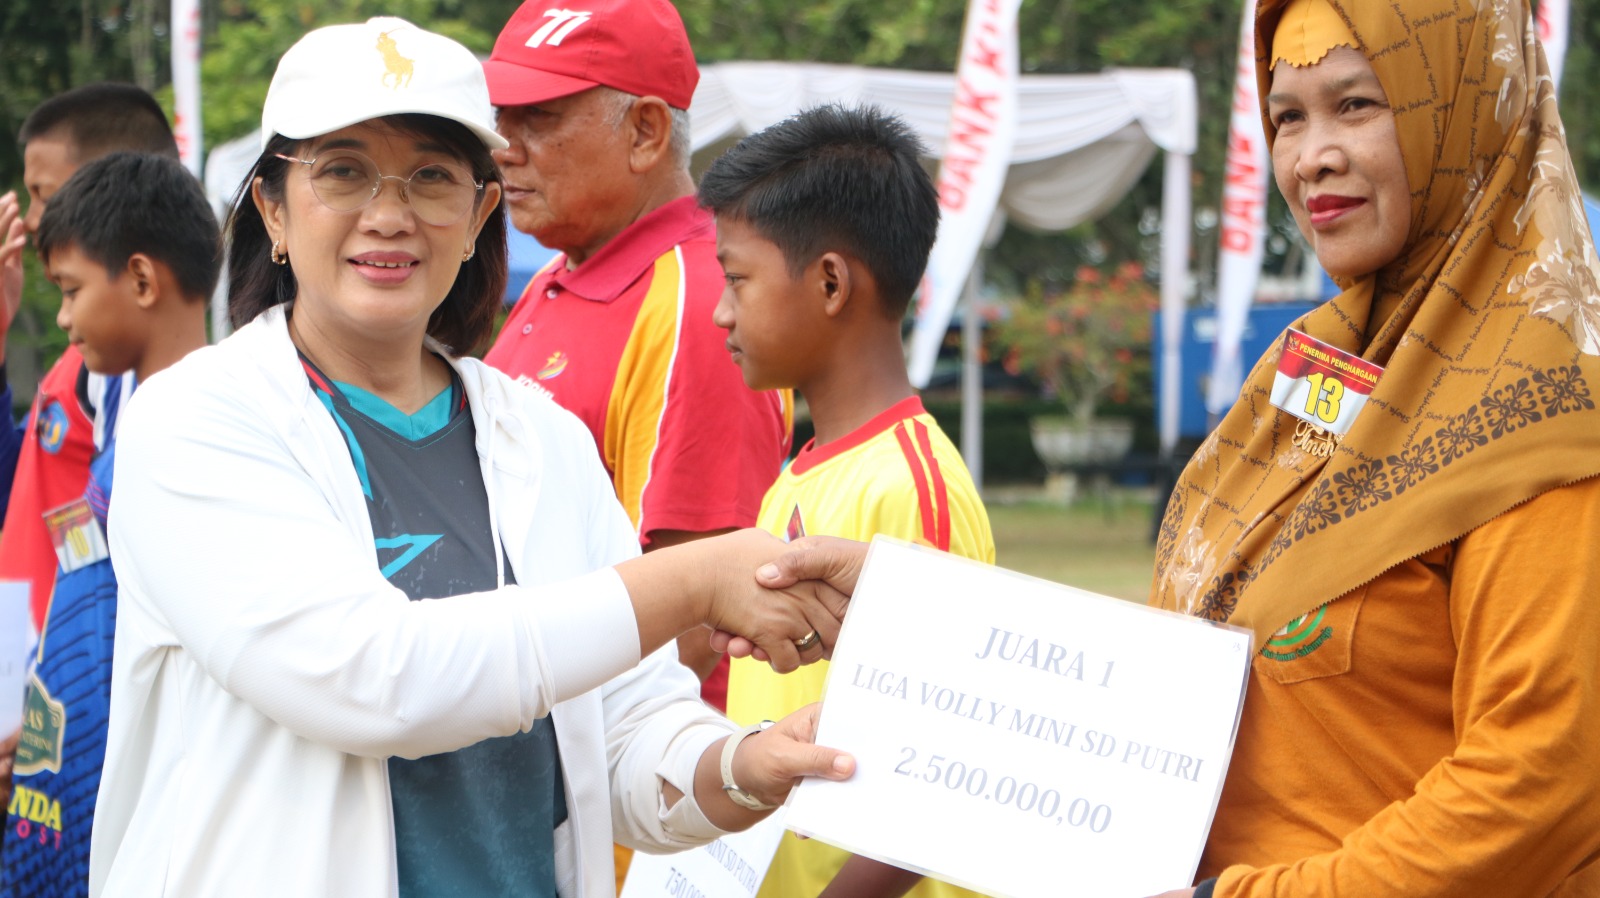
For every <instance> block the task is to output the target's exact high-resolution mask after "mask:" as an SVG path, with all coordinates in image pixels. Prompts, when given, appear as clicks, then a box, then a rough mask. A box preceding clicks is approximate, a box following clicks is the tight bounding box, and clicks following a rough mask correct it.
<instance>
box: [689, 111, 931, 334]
mask: <svg viewBox="0 0 1600 898" xmlns="http://www.w3.org/2000/svg"><path fill="white" fill-rule="evenodd" d="M926 153H927V147H926V146H925V145H924V144H923V143H922V140H921V139H920V138H918V137H917V135H916V133H915V132H913V131H912V130H911V127H910V126H909V125H907V124H906V123H905V122H904V121H902V120H901V119H900V118H899V117H898V116H895V115H892V114H890V113H887V112H884V111H883V110H881V109H879V108H877V107H875V106H860V107H857V108H854V109H847V108H845V107H843V106H840V105H836V104H835V105H827V106H817V107H814V108H812V109H807V110H805V111H802V112H800V113H798V114H796V115H794V116H792V117H790V118H788V119H785V120H784V121H781V122H779V123H778V124H776V125H773V126H771V127H769V128H766V129H764V130H762V131H759V132H757V133H755V134H752V135H750V136H749V137H746V138H745V139H743V140H741V141H739V143H738V144H736V145H735V146H734V147H733V149H731V150H729V151H728V152H727V153H726V154H724V155H723V156H722V158H720V159H718V160H717V161H716V162H713V163H712V164H711V168H710V169H708V170H707V171H706V173H705V175H704V176H703V177H702V178H701V179H700V193H699V195H700V204H701V205H702V206H704V207H706V208H708V209H710V210H711V211H712V212H715V213H716V214H717V215H720V216H725V217H730V218H734V219H737V220H739V221H742V222H745V223H746V224H748V225H750V226H751V227H752V228H754V229H755V230H756V232H757V233H759V234H760V235H761V236H763V237H765V238H766V239H768V240H770V241H772V242H773V243H775V244H777V246H778V248H779V249H780V250H782V251H783V257H784V260H785V261H787V262H788V263H789V272H790V274H791V275H792V276H794V277H799V276H800V274H801V273H802V272H803V271H804V270H805V268H806V266H807V265H809V264H811V263H812V262H813V261H814V260H815V259H816V258H817V257H818V256H820V255H821V254H823V253H825V252H829V251H833V252H841V253H845V254H847V255H849V256H853V257H854V258H856V259H859V260H861V262H862V263H864V264H865V265H866V266H867V270H869V271H871V272H872V277H873V279H874V280H876V281H877V284H878V293H879V298H880V300H881V302H882V303H883V306H884V311H885V312H887V313H888V314H889V315H890V316H891V317H893V318H895V319H899V318H900V317H901V316H903V315H905V312H906V307H907V305H909V304H910V302H911V294H912V293H914V292H916V289H917V284H918V283H919V282H920V281H921V280H922V272H923V269H925V268H926V267H927V265H928V252H929V251H930V250H931V249H932V248H933V239H934V236H935V235H936V234H937V233H938V230H939V196H938V192H937V191H936V190H935V188H934V186H933V180H932V179H931V178H929V177H928V173H927V172H926V171H924V170H923V168H922V165H921V164H920V163H919V162H918V161H917V160H918V157H919V156H922V155H926Z"/></svg>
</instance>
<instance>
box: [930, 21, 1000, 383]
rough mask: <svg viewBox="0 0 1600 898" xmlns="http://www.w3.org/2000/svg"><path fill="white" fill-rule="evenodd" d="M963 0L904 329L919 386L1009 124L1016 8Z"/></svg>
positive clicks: (996, 172)
mask: <svg viewBox="0 0 1600 898" xmlns="http://www.w3.org/2000/svg"><path fill="white" fill-rule="evenodd" d="M1021 3H1022V0H970V2H969V3H968V5H967V22H966V29H965V31H964V32H963V34H962V39H961V59H960V62H958V63H957V65H956V93H955V101H954V103H953V104H952V106H951V110H950V134H949V137H948V139H947V140H946V142H945V151H944V160H943V162H942V163H941V164H940V166H939V213H940V218H939V236H938V239H937V240H936V241H935V242H934V245H933V254H932V256H931V257H930V258H929V259H928V274H927V277H926V278H925V279H924V280H923V283H922V291H921V299H920V300H919V302H918V306H917V322H916V327H915V329H914V330H913V331H912V334H911V358H910V361H909V366H908V370H909V373H910V376H911V383H912V384H913V385H915V386H917V387H919V388H920V387H924V386H926V385H927V383H928V378H929V377H930V376H931V375H932V374H933V363H934V359H935V358H936V357H937V356H938V354H939V345H940V344H941V343H942V342H944V334H945V329H946V328H947V327H949V325H950V315H951V312H952V311H953V310H954V309H955V305H956V301H957V300H958V299H959V298H960V296H961V292H962V286H963V285H964V284H965V283H966V280H967V275H968V273H969V272H970V271H971V270H972V262H973V260H974V259H976V258H977V255H978V250H979V248H980V247H981V246H982V244H983V238H984V234H985V233H986V232H987V231H988V229H989V221H990V219H991V218H993V216H994V210H995V207H996V205H998V203H999V202H1000V189H1001V188H1002V187H1004V186H1005V180H1006V170H1007V169H1008V168H1009V167H1010V164H1011V148H1012V144H1013V141H1014V138H1015V135H1016V125H1017V114H1016V113H1017V8H1018V7H1019V6H1020V5H1021Z"/></svg>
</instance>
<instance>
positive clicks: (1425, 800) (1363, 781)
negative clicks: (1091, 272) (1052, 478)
mask: <svg viewBox="0 0 1600 898" xmlns="http://www.w3.org/2000/svg"><path fill="white" fill-rule="evenodd" d="M1256 46H1257V54H1256V55H1257V73H1258V80H1259V83H1260V87H1261V95H1262V96H1263V97H1264V98H1265V99H1264V102H1263V106H1264V120H1265V124H1266V128H1267V135H1268V140H1269V141H1270V142H1271V144H1272V158H1273V169H1274V173H1275V177H1276V180H1277V183H1278V187H1279V189H1280V191H1281V192H1282V193H1283V195H1284V198H1285V199H1286V200H1287V201H1288V204H1289V207H1290V209H1291V210H1292V211H1293V213H1294V215H1295V218H1296V221H1297V223H1298V224H1299V226H1300V228H1301V231H1302V232H1303V233H1304V234H1305V235H1306V238H1307V239H1308V240H1309V241H1310V242H1311V245H1312V247H1313V248H1314V249H1315V251H1316V254H1317V258H1318V260H1319V261H1320V262H1321V264H1322V265H1323V267H1324V268H1326V269H1327V270H1328V271H1329V273H1330V274H1332V275H1333V276H1334V278H1335V280H1336V281H1337V282H1338V284H1339V285H1340V286H1341V287H1342V288H1343V292H1342V293H1341V294H1340V295H1339V296H1338V297H1336V298H1335V299H1333V300H1332V301H1331V302H1329V303H1327V304H1326V305H1324V306H1321V307H1319V308H1317V309H1316V310H1314V311H1312V312H1310V313H1309V314H1308V315H1306V316H1305V317H1304V318H1303V319H1301V320H1300V321H1299V322H1297V323H1296V325H1295V326H1294V327H1295V329H1296V330H1298V331H1300V332H1302V333H1303V334H1304V335H1306V338H1307V339H1302V338H1299V337H1296V338H1295V344H1296V349H1295V350H1294V352H1293V354H1297V355H1300V356H1301V357H1302V358H1304V357H1316V355H1317V353H1321V354H1322V357H1323V358H1325V359H1337V358H1338V355H1337V353H1336V352H1333V351H1330V350H1329V349H1328V347H1332V348H1333V350H1342V351H1344V352H1346V353H1349V354H1350V355H1352V356H1355V357H1358V359H1359V360H1360V362H1350V363H1348V364H1347V365H1346V366H1345V367H1342V368H1339V371H1341V372H1353V371H1354V370H1356V369H1360V370H1364V371H1367V372H1369V373H1371V372H1372V371H1374V369H1375V368H1378V367H1381V374H1377V375H1376V377H1375V380H1376V385H1375V386H1374V387H1372V388H1371V392H1370V398H1369V399H1367V401H1366V403H1365V405H1364V406H1363V407H1361V408H1360V410H1359V412H1358V413H1357V414H1356V415H1355V416H1354V418H1353V423H1350V424H1349V426H1348V429H1347V430H1346V431H1345V432H1343V433H1342V434H1339V433H1337V430H1339V428H1338V427H1334V426H1329V425H1328V424H1327V420H1328V418H1339V417H1340V416H1339V415H1337V414H1336V413H1335V410H1334V409H1332V408H1329V407H1328V405H1327V403H1328V402H1330V401H1332V402H1335V403H1337V402H1338V401H1340V400H1345V401H1350V400H1352V398H1353V397H1355V395H1356V394H1357V393H1358V392H1359V390H1357V389H1350V390H1343V391H1342V393H1341V391H1340V390H1337V389H1329V388H1328V386H1327V384H1326V383H1325V381H1326V380H1327V379H1329V378H1332V379H1338V380H1342V381H1344V382H1350V381H1352V380H1353V379H1355V378H1354V376H1353V375H1352V374H1349V373H1345V374H1339V376H1335V374H1336V373H1337V372H1335V371H1334V369H1333V368H1326V367H1325V368H1322V369H1319V372H1320V373H1319V374H1317V376H1318V377H1320V378H1321V379H1322V381H1321V382H1320V383H1319V385H1320V387H1321V389H1320V390H1319V389H1314V388H1313V389H1311V390H1310V393H1309V394H1307V395H1305V396H1304V397H1303V399H1302V398H1301V397H1299V396H1297V397H1296V398H1295V399H1294V400H1292V401H1286V399H1285V397H1283V395H1282V391H1281V390H1280V392H1279V395H1278V397H1277V407H1275V404H1274V384H1275V383H1278V384H1280V385H1281V384H1283V383H1285V382H1286V380H1293V379H1294V378H1295V377H1296V376H1301V377H1304V376H1305V375H1303V374H1297V370H1296V366H1295V364H1293V360H1292V359H1289V358H1288V357H1289V355H1290V354H1291V353H1289V352H1285V351H1283V350H1280V351H1279V352H1274V353H1269V355H1268V356H1267V357H1266V358H1265V359H1263V360H1262V361H1261V363H1260V364H1258V365H1257V367H1256V369H1255V371H1254V372H1253V373H1252V375H1251V377H1250V379H1249V381H1248V383H1247V384H1246V386H1245V387H1244V389H1243V391H1242V393H1241V395H1240V398H1239V401H1238V402H1237V403H1236V404H1235V405H1234V407H1233V410H1232V411H1231V412H1230V413H1229V415H1228V416H1227V418H1226V419H1225V420H1224V421H1223V422H1222V424H1221V426H1220V427H1219V428H1218V430H1217V431H1216V432H1215V433H1214V434H1212V435H1211V437H1210V438H1209V439H1208V440H1207V441H1206V442H1205V444H1204V445H1203V446H1202V447H1201V448H1200V450H1199V452H1198V453H1197V454H1196V456H1195V457H1194V459H1193V460H1192V461H1191V463H1190V464H1189V467H1188V469H1187V470H1186V471H1185V472H1184V476H1183V478H1182V480H1181V482H1180V484H1179V486H1178V489H1177V491H1176V492H1175V493H1174V494H1173V497H1172V501H1171V505H1170V507H1169V511H1168V514H1167V517H1166V520H1165V521H1164V523H1163V526H1162V530H1161V534H1160V541H1159V544H1158V549H1157V561H1156V579H1155V583H1154V585H1153V592H1152V604H1154V605H1157V606H1159V607H1162V608H1168V609H1175V610H1178V611H1181V612H1184V613H1188V614H1194V615H1198V616H1201V617H1205V618H1209V619H1211V620H1217V621H1227V622H1228V623H1232V624H1236V625H1240V626H1243V627H1247V628H1250V629H1252V630H1254V631H1255V634H1256V645H1257V651H1258V653H1257V655H1256V657H1255V658H1254V661H1253V664H1252V668H1251V676H1250V679H1249V685H1248V695H1247V698H1246V700H1245V705H1244V715H1243V718H1242V721H1241V723H1240V727H1239V734H1238V741H1237V747H1236V748H1235V751H1234V755H1233V760H1232V763H1231V765H1230V766H1229V769H1228V778H1227V782H1226V784H1225V785H1224V787H1223V794H1222V799H1221V804H1220V806H1219V807H1218V809H1217V813H1216V819H1215V823H1214V824H1213V826H1212V829H1211V834H1210V839H1209V842H1208V845H1207V849H1206V852H1205V855H1204V857H1203V859H1202V862H1201V868H1200V876H1201V877H1202V879H1203V882H1202V884H1201V885H1200V887H1199V888H1198V890H1196V894H1199V895H1201V896H1208V895H1215V896H1218V898H1221V896H1227V898H1241V896H1251V898H1254V896H1269V895H1272V896H1290V895H1307V896H1309V895H1361V896H1368V898H1371V896H1390V895H1392V896H1408V898H1417V896H1438V898H1443V896H1463V898H1466V896H1473V898H1479V896H1489V895H1494V896H1545V895H1562V896H1567V895H1571V896H1577V895H1585V896H1592V895H1600V865H1597V864H1595V863H1594V861H1595V859H1596V857H1597V856H1600V764H1597V759H1600V479H1597V478H1596V474H1600V411H1597V409H1596V398H1597V393H1600V358H1597V357H1596V353H1597V352H1600V282H1597V277H1600V264H1597V262H1596V257H1595V249H1594V244H1593V242H1592V241H1591V239H1590V236H1589V233H1588V227H1587V225H1586V224H1585V222H1584V219H1583V217H1582V212H1581V209H1580V207H1579V194H1578V187H1577V181H1576V179H1575V177H1574V176H1573V172H1572V166H1571V161H1570V158H1569V156H1568V152H1567V148H1566V143H1565V137H1564V132H1563V129H1562V126H1561V119H1560V117H1559V115H1558V114H1557V111H1556V101H1555V94H1554V88H1553V85H1552V83H1551V80H1550V77H1549V74H1548V70H1547V69H1546V66H1545V61H1544V57H1543V54H1542V53H1541V52H1540V50H1539V48H1538V47H1537V45H1536V43H1535V40H1534V36H1533V28H1532V25H1531V22H1530V16H1529V11H1528V8H1527V6H1526V5H1524V4H1522V3H1519V2H1505V0H1494V2H1491V0H1483V2H1470V0H1407V2H1405V3H1393V4H1390V3H1382V4H1379V3H1355V2H1348V0H1291V2H1287V3H1286V2H1283V0H1264V2H1262V3H1261V5H1260V8H1259V9H1258V12H1257V23H1256ZM1307 347H1309V349H1307ZM1338 364H1339V363H1337V362H1334V365H1335V367H1338ZM1302 367H1303V366H1302ZM1336 393H1341V395H1334V394H1336ZM1308 403H1309V404H1310V405H1311V406H1312V407H1313V409H1314V410H1315V411H1317V412H1318V413H1319V414H1320V413H1322V412H1327V413H1328V414H1327V415H1325V416H1321V417H1319V414H1312V415H1304V414H1303V412H1304V410H1305V409H1304V407H1305V405H1306V404H1308ZM1358 404H1359V403H1358ZM1291 411H1298V412H1301V413H1302V414H1301V415H1300V416H1297V415H1296V414H1291V413H1290V412H1291ZM1305 417H1310V418H1312V419H1313V420H1311V421H1308V420H1304V418H1305ZM1341 423H1343V422H1342V421H1341ZM1190 893H1191V890H1182V891H1180V892H1174V893H1170V894H1172V895H1188V894H1190Z"/></svg>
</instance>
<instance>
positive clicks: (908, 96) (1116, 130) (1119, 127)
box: [205, 62, 1197, 450]
mask: <svg viewBox="0 0 1600 898" xmlns="http://www.w3.org/2000/svg"><path fill="white" fill-rule="evenodd" d="M954 91H955V76H954V75H952V74H950V73H939V72H912V71H904V70H898V69H877V68H867V67H862V66H841V65H823V64H813V63H778V62H725V63H713V64H708V65H705V66H703V67H702V68H701V77H700V85H699V87H698V88H697V89H696V90H695V95H694V100H693V103H692V105H691V107H690V111H689V112H690V121H691V124H692V130H693V146H694V150H695V155H696V159H695V167H696V169H697V170H699V169H701V168H703V167H704V166H705V165H707V164H709V163H710V161H711V159H713V158H715V156H716V155H719V154H720V153H721V152H722V151H723V150H725V149H726V148H727V146H728V145H729V144H731V143H732V142H733V141H734V140H737V139H738V138H740V137H743V136H744V135H746V134H749V133H752V132H755V131H758V130H760V129H762V128H764V127H766V126H768V125H771V124H773V123H775V122H777V121H779V120H781V119H783V118H785V117H787V116H789V115H791V114H793V113H794V112H796V111H798V110H800V109H803V108H805V107H808V106H813V105H816V104H819V103H827V102H842V103H847V104H853V103H858V102H870V103H876V104H877V105H879V106H882V107H884V108H885V109H888V110H891V111H893V112H896V113H898V114H900V115H901V116H902V117H904V118H905V120H906V121H907V122H908V123H909V124H910V125H911V126H912V127H913V128H914V129H915V130H916V131H917V133H918V134H920V135H921V136H922V138H923V140H924V141H926V142H927V144H928V146H929V147H930V148H932V149H933V151H934V152H935V153H938V152H941V151H942V150H943V147H944V145H945V140H946V135H947V132H948V129H949V125H950V107H951V101H952V99H953V97H954ZM1017 97H1018V114H1019V117H1020V121H1019V122H1018V123H1017V129H1016V142H1015V146H1014V148H1013V150H1012V159H1011V166H1010V171H1009V174H1008V176H1007V179H1006V184H1005V188H1004V189H1003V190H1002V192H1001V195H1000V208H999V210H997V216H1004V218H1001V219H999V220H1000V221H1003V220H1005V219H1009V220H1011V221H1015V222H1017V223H1019V224H1021V225H1023V226H1025V227H1029V228H1034V229H1037V230H1047V231H1053V230H1064V229H1066V228H1070V227H1072V226H1073V225H1076V224H1078V223H1079V222H1082V221H1086V220H1088V219H1091V218H1094V217H1096V216H1098V215H1101V214H1103V213H1104V212H1106V211H1107V210H1108V209H1110V208H1111V207H1112V206H1114V205H1116V203H1117V201H1118V200H1120V199H1121V198H1122V197H1123V195H1124V194H1126V193H1127V191H1128V189H1129V188H1130V187H1132V186H1133V184H1134V183H1135V182H1136V181H1137V180H1138V179H1139V177H1140V175H1142V174H1143V173H1144V170H1145V168H1146V167H1147V166H1148V165H1149V164H1150V161H1151V160H1152V159H1153V158H1154V156H1155V154H1156V151H1157V150H1158V149H1159V150H1164V151H1165V152H1166V169H1165V173H1164V178H1163V194H1164V196H1163V201H1162V219H1163V221H1164V222H1176V223H1178V224H1177V226H1176V227H1163V228H1162V232H1161V233H1162V250H1161V303H1162V309H1163V315H1162V319H1163V323H1164V328H1163V333H1162V334H1161V335H1160V342H1161V347H1160V352H1161V354H1162V357H1163V364H1162V374H1163V379H1162V380H1163V382H1162V383H1161V385H1160V388H1159V389H1160V400H1161V401H1160V403H1159V407H1160V408H1161V410H1162V420H1161V424H1160V431H1161V445H1162V448H1163V450H1170V449H1171V448H1172V446H1173V445H1174V444H1175V443H1176V442H1177V434H1178V402H1179V397H1180V391H1179V385H1178V381H1177V378H1178V372H1179V370H1180V368H1179V364H1178V344H1179V339H1180V337H1181V334H1182V322H1183V315H1182V311H1183V305H1184V298H1185V296H1184V294H1185V286H1186V283H1187V275H1188V271H1187V266H1188V256H1189V224H1188V223H1189V220H1190V212H1189V160H1190V156H1191V155H1192V154H1193V153H1194V148H1195V142H1196V116H1197V112H1196V99H1195V87H1194V78H1193V76H1191V75H1190V74H1189V73H1188V72H1185V71H1180V70H1176V69H1122V70H1113V71H1108V72H1105V73H1102V74H1097V75H1023V76H1022V77H1021V80H1020V81H1019V83H1018V87H1017ZM258 141H259V138H258V137H257V136H256V135H254V134H251V135H249V136H247V137H244V138H241V139H239V140H236V141H232V142H230V143H227V144H224V145H222V146H218V147H216V148H215V149H214V150H213V151H212V152H211V153H210V155H209V158H208V159H207V164H206V172H205V183H206V187H207V193H208V194H209V195H210V196H211V198H212V200H213V202H214V203H216V204H217V205H218V207H219V208H220V207H222V206H223V205H225V204H226V203H227V201H228V200H229V199H231V198H232V197H231V193H232V191H233V190H234V189H235V188H237V186H238V184H239V181H240V179H241V178H242V177H243V175H244V173H245V171H247V170H248V168H249V166H250V164H251V163H252V162H254V161H255V157H256V155H257V153H258V152H259V146H260V144H259V142H258ZM991 231H992V233H995V234H998V228H992V229H991ZM534 246H537V245H536V244H535V245H534ZM513 250H514V252H513V259H512V268H513V271H512V279H513V280H514V281H516V282H517V283H516V285H515V286H517V287H520V286H521V283H522V281H525V280H526V278H527V277H528V276H530V275H531V274H532V271H533V270H534V269H536V268H537V267H538V266H539V265H541V264H543V262H544V261H545V259H547V258H548V256H542V255H541V256H540V257H538V258H534V259H529V258H525V257H523V256H524V255H525V254H524V253H521V252H518V251H517V247H516V246H515V245H514V247H513ZM519 278H520V279H521V280H518V279H519Z"/></svg>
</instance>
